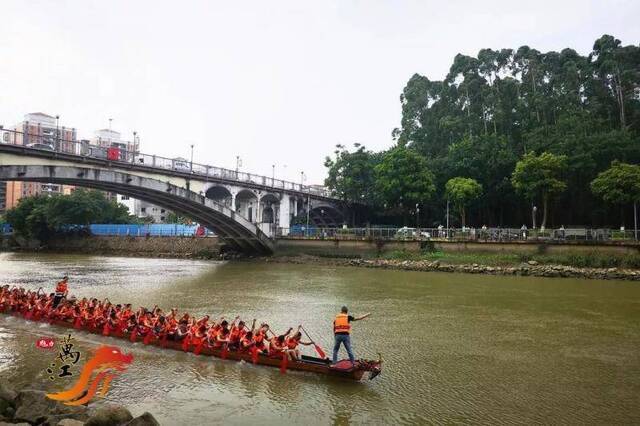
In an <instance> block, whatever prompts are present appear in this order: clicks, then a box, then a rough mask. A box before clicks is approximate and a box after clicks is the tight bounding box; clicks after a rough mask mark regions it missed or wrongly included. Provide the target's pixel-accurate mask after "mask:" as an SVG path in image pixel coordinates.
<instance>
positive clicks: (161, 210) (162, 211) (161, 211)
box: [160, 209, 164, 220]
mask: <svg viewBox="0 0 640 426" xmlns="http://www.w3.org/2000/svg"><path fill="white" fill-rule="evenodd" d="M160 213H164V209H160ZM163 220H164V219H163Z"/></svg>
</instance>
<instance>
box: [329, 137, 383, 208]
mask: <svg viewBox="0 0 640 426" xmlns="http://www.w3.org/2000/svg"><path fill="white" fill-rule="evenodd" d="M353 146H354V147H355V151H353V152H350V151H348V150H347V149H346V148H345V147H344V146H343V145H336V148H337V149H336V151H335V156H336V158H335V159H333V158H330V157H327V158H326V159H325V162H324V165H325V167H327V168H328V169H329V170H328V177H327V179H325V185H326V186H327V187H328V188H329V189H331V190H332V191H333V192H334V193H335V195H336V196H337V197H339V198H340V199H342V200H343V201H346V202H349V203H371V202H372V201H373V199H374V197H373V195H374V194H373V188H374V172H373V169H374V167H375V165H376V163H377V156H376V155H375V154H373V153H372V152H371V151H368V150H367V149H366V148H365V147H364V146H363V145H360V144H359V143H355V144H353Z"/></svg>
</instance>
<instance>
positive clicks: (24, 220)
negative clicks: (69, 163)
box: [5, 189, 135, 241]
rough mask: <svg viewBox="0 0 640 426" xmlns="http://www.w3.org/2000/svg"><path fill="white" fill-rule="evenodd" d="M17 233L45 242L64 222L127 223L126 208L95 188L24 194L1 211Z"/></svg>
mask: <svg viewBox="0 0 640 426" xmlns="http://www.w3.org/2000/svg"><path fill="white" fill-rule="evenodd" d="M5 219H6V221H7V222H8V223H10V224H11V226H12V227H13V229H14V230H15V232H16V233H17V234H18V235H21V236H23V237H26V238H36V239H38V240H40V241H47V240H48V239H49V238H50V237H51V235H53V234H54V233H55V232H57V231H59V230H61V229H62V228H63V227H64V226H65V225H89V224H91V223H131V222H132V221H135V218H134V217H132V216H130V215H129V210H128V209H127V208H126V207H125V206H123V205H121V204H118V203H116V202H115V201H110V200H108V199H106V198H105V196H104V194H103V193H102V192H99V191H86V190H81V189H78V190H76V191H73V192H72V193H71V194H70V195H54V196H47V195H39V196H34V197H25V198H22V199H21V200H20V202H19V203H18V205H17V206H16V207H14V208H12V209H10V210H8V211H7V212H6V214H5Z"/></svg>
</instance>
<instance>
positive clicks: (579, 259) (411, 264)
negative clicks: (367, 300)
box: [261, 252, 640, 281]
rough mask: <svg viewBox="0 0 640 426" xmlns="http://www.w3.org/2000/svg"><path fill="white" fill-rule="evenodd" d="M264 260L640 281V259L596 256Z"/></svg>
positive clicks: (430, 255)
mask: <svg viewBox="0 0 640 426" xmlns="http://www.w3.org/2000/svg"><path fill="white" fill-rule="evenodd" d="M261 259H262V260H264V261H266V262H276V263H296V264H319V265H330V266H357V267H365V268H383V269H401V270H410V271H424V272H458V273H471V274H490V275H519V276H536V277H564V278H589V279H618V280H633V281H640V268H638V267H637V266H631V265H638V264H640V255H624V256H615V255H614V256H612V255H606V256H605V255H602V254H597V253H594V254H582V255H581V254H571V255H554V256H550V255H520V254H493V253H439V252H435V253H421V254H418V253H413V254H412V253H409V252H392V253H388V254H386V255H385V256H384V257H379V258H336V257H320V256H308V255H300V256H277V255H276V256H272V257H264V258H261ZM589 265H590V266H589ZM594 265H598V266H594ZM613 265H615V266H613Z"/></svg>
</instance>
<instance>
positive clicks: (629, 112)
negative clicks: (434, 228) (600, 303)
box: [327, 35, 640, 226]
mask: <svg viewBox="0 0 640 426" xmlns="http://www.w3.org/2000/svg"><path fill="white" fill-rule="evenodd" d="M400 100H401V104H402V120H401V125H400V127H399V128H398V129H395V130H394V131H393V136H394V138H395V140H396V143H397V146H398V147H402V148H403V149H406V150H408V151H412V152H415V153H417V154H419V156H420V157H421V158H422V159H423V160H424V162H425V166H426V169H428V170H430V171H431V172H432V173H433V177H434V180H433V183H434V184H435V186H436V194H437V197H434V198H432V199H431V202H430V206H429V208H428V214H425V215H424V220H425V221H427V224H428V225H434V224H436V223H440V222H442V221H443V218H444V208H445V205H446V199H445V198H446V197H445V188H444V187H445V184H446V182H447V181H448V180H449V179H451V178H454V177H458V176H466V177H469V178H472V179H475V180H476V181H477V182H478V183H479V184H481V185H482V187H483V188H484V193H483V195H482V197H481V198H480V199H479V200H478V201H477V205H476V207H477V209H478V214H477V215H475V214H474V219H475V220H476V221H477V224H479V223H487V224H490V225H502V226H509V225H511V226H513V225H519V224H521V223H522V222H525V221H526V222H529V220H530V217H529V212H530V209H531V204H530V202H528V201H527V200H526V198H525V197H523V196H522V195H520V194H522V192H520V193H518V192H516V188H515V187H514V186H513V185H512V181H511V176H512V174H513V172H514V170H515V167H516V163H517V162H518V161H519V160H521V159H523V157H524V156H525V155H528V154H529V153H533V154H532V155H535V156H540V155H541V154H542V153H545V152H546V153H549V154H552V155H555V156H557V157H559V158H561V157H562V156H565V157H566V161H565V164H566V170H565V172H564V179H563V181H564V182H565V183H566V190H565V191H562V192H561V193H560V194H557V195H558V197H557V200H556V203H557V205H558V207H560V208H556V209H554V210H553V212H551V213H552V214H551V216H550V217H549V218H548V222H550V223H549V224H548V225H554V224H555V225H556V226H558V225H559V224H560V223H564V224H575V225H587V226H603V225H604V226H606V225H615V224H616V223H612V217H617V215H611V214H610V213H611V208H612V207H611V206H609V205H608V204H606V203H602V201H601V200H600V199H599V198H598V197H596V196H594V195H593V193H592V192H591V188H590V185H591V181H592V180H593V179H594V178H595V177H596V176H597V175H598V173H600V172H602V171H603V170H605V169H607V168H608V167H609V165H610V164H611V162H612V161H614V160H619V161H622V162H625V163H630V164H638V163H640V46H638V45H629V46H624V45H623V44H622V43H621V42H620V40H617V39H616V38H615V37H613V36H610V35H604V36H602V37H600V38H599V39H598V40H596V41H595V43H594V45H593V49H592V51H591V52H590V53H589V54H588V55H586V56H584V55H581V54H579V53H578V52H576V51H575V50H573V49H570V48H566V49H563V50H561V51H560V52H553V51H552V52H546V53H543V52H540V51H538V50H536V49H534V48H531V47H529V46H522V47H519V48H517V49H509V48H507V49H498V50H493V49H482V50H480V52H478V54H477V56H475V57H472V56H467V55H462V54H458V55H457V56H456V57H455V58H454V60H453V63H452V65H451V68H450V70H449V72H448V74H447V75H446V76H444V79H442V80H431V79H429V78H427V77H425V76H422V75H419V74H416V75H414V76H413V77H411V79H410V80H409V81H408V83H407V85H406V87H405V88H404V90H403V93H402V94H401V96H400ZM394 149H395V148H392V149H391V150H390V151H389V152H391V151H393V150H394ZM364 152H366V154H367V158H371V159H373V158H376V154H374V153H371V152H369V151H366V150H364ZM383 155H385V154H384V153H383ZM377 161H382V160H381V159H380V158H378V159H377ZM327 165H328V167H329V175H330V177H331V176H332V172H334V175H333V177H332V178H331V179H329V180H328V181H327V184H328V185H329V186H330V187H331V188H334V189H337V188H338V186H337V185H335V184H334V181H339V180H340V178H339V176H340V174H341V173H344V171H342V172H341V171H340V170H338V168H337V167H335V164H332V163H328V164H327ZM374 167H375V166H374ZM372 168H373V167H370V168H365V169H366V170H367V173H365V172H364V171H363V170H362V169H361V170H359V171H356V174H355V176H361V177H362V178H363V179H364V180H362V181H361V182H364V186H366V187H367V188H371V187H373V186H370V185H368V183H369V182H370V181H371V173H369V172H370V170H371V169H372ZM374 179H375V176H374ZM350 180H351V181H354V180H355V181H357V180H358V177H354V175H352V176H351V177H350ZM346 181H347V180H346V179H345V180H343V182H346ZM375 187H379V185H376V186H375ZM352 189H355V187H353V186H352ZM340 191H344V189H341V190H340ZM355 192H358V190H356V191H355ZM358 193H359V194H360V192H358ZM375 195H376V196H373V195H372V194H370V193H366V197H367V198H370V199H372V200H377V201H378V203H382V204H384V203H386V204H387V205H391V204H393V203H392V200H391V199H389V198H388V195H390V194H388V193H387V194H379V193H378V194H375ZM398 197H399V195H397V194H393V197H392V198H395V199H397V198H398ZM540 201H541V202H542V201H543V200H540ZM423 211H424V210H423ZM615 220H616V221H617V219H615ZM477 224H476V225H477Z"/></svg>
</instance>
